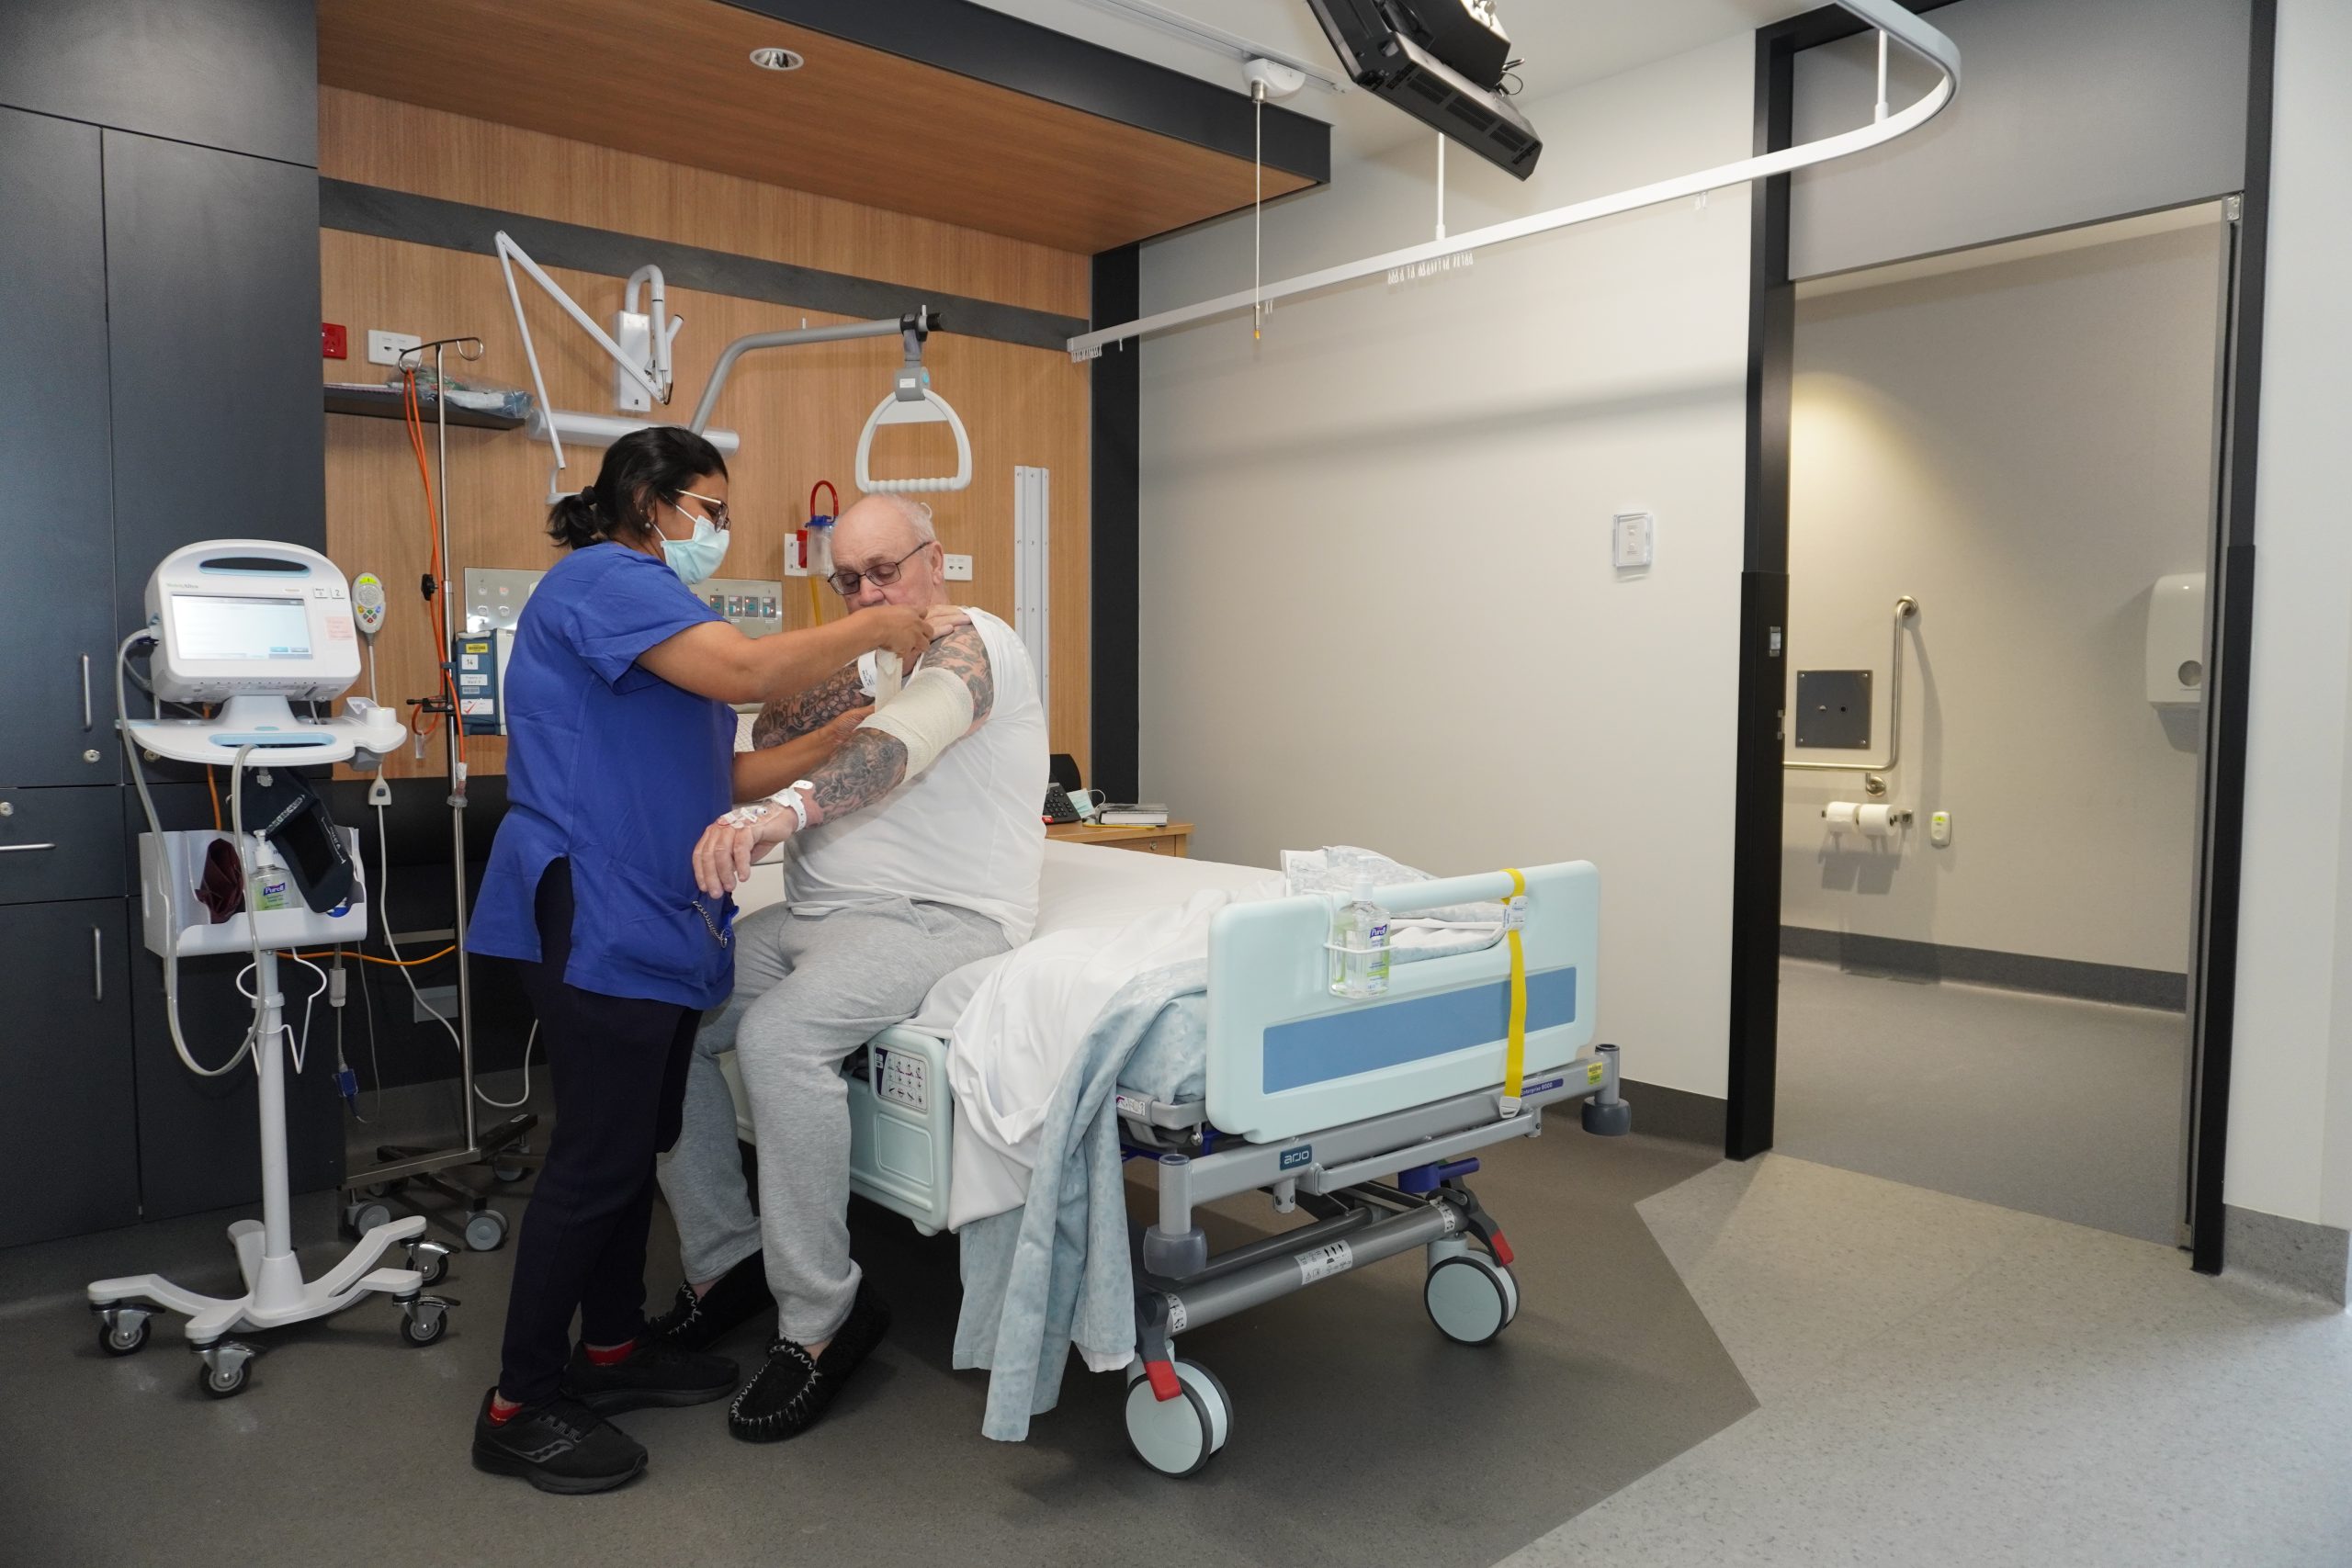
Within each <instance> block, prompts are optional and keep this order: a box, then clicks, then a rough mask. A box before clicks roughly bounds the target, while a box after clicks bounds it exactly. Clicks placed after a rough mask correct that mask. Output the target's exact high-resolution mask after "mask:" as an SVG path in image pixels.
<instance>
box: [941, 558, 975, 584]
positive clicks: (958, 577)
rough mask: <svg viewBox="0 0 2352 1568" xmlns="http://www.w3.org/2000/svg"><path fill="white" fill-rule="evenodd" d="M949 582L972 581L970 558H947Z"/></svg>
mask: <svg viewBox="0 0 2352 1568" xmlns="http://www.w3.org/2000/svg"><path fill="white" fill-rule="evenodd" d="M947 581H950V582H969V581H972V558H971V557H969V556H949V557H948V558H947Z"/></svg>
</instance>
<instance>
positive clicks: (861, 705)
mask: <svg viewBox="0 0 2352 1568" xmlns="http://www.w3.org/2000/svg"><path fill="white" fill-rule="evenodd" d="M873 711H874V710H873V708H872V707H871V706H869V705H867V703H866V700H865V693H864V692H863V691H861V690H860V689H859V687H858V683H857V667H856V666H855V665H851V666H850V667H848V668H847V669H844V670H842V671H838V672H836V673H834V674H833V675H831V676H829V677H828V678H827V679H825V680H823V681H821V682H818V684H816V685H815V686H812V687H810V688H809V690H808V691H806V692H803V693H801V694H799V695H798V696H797V697H793V698H790V699H788V700H786V701H784V702H780V703H770V704H769V705H767V706H766V707H764V708H762V709H761V710H760V716H759V717H758V718H757V719H756V720H754V721H753V723H752V747H753V750H749V751H742V752H738V753H737V754H736V757H735V773H734V794H735V798H736V799H737V800H738V801H748V800H764V799H766V798H767V797H768V796H770V795H774V794H775V792H776V791H778V790H780V789H783V788H785V787H786V786H787V785H789V784H791V783H792V782H793V781H794V780H795V779H804V778H807V777H808V776H809V774H811V773H815V772H816V771H817V770H818V769H820V768H821V767H823V766H824V765H825V764H826V763H827V762H828V761H831V760H832V756H833V753H834V752H836V751H838V750H841V748H842V741H844V740H847V739H849V738H850V735H851V734H852V732H854V730H855V729H856V728H857V727H858V724H859V723H860V722H861V721H862V720H863V719H864V718H865V716H866V715H867V714H869V713H871V712H873Z"/></svg>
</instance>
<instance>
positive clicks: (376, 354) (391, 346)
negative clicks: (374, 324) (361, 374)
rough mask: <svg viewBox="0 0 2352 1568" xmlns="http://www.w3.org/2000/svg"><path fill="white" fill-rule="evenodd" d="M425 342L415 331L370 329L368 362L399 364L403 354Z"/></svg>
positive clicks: (372, 363)
mask: <svg viewBox="0 0 2352 1568" xmlns="http://www.w3.org/2000/svg"><path fill="white" fill-rule="evenodd" d="M423 343H424V339H423V338H421V337H418V336H417V335H416V334H415V333H383V332H377V331H374V330H373V329H370V330H369V332H368V364H370V365H398V364H399V363H400V362H401V354H403V353H404V352H406V351H407V350H409V349H412V348H415V347H417V346H419V345H420V344H423Z"/></svg>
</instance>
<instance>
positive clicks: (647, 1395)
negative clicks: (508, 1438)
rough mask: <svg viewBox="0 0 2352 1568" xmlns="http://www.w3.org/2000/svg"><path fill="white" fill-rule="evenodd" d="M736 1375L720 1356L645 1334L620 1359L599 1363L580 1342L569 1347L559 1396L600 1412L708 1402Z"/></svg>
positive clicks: (722, 1394) (731, 1387)
mask: <svg viewBox="0 0 2352 1568" xmlns="http://www.w3.org/2000/svg"><path fill="white" fill-rule="evenodd" d="M739 1378H740V1374H739V1373H738V1372H737V1371H736V1370H735V1363H734V1362H732V1361H730V1360H729V1359H727V1358H726V1357H724V1356H706V1355H704V1354H702V1353H701V1352H700V1351H697V1350H681V1349H679V1348H677V1347H676V1346H675V1345H668V1344H664V1343H662V1341H661V1340H659V1339H655V1338H652V1337H646V1338H643V1339H639V1341H638V1342H637V1348H636V1349H634V1350H632V1351H630V1352H629V1354H628V1358H627V1359H624V1360H619V1361H615V1362H614V1363H613V1364H612V1365H611V1366H609V1367H600V1366H598V1365H596V1364H595V1363H594V1361H591V1360H590V1359H588V1349H587V1347H586V1346H584V1345H575V1346H573V1347H572V1348H571V1364H570V1365H568V1366H566V1367H565V1368H564V1369H563V1397H564V1398H566V1399H573V1400H578V1401H579V1402H580V1403H581V1404H584V1405H586V1406H587V1407H588V1408H589V1409H591V1410H593V1411H594V1412H595V1413H596V1414H597V1415H599V1416H613V1415H617V1414H618V1413H620V1412H621V1411H624V1410H643V1409H646V1408H647V1407H649V1406H651V1405H664V1406H676V1405H682V1404H709V1403H710V1402H711V1401H712V1400H714V1399H724V1398H726V1397H727V1396H728V1395H729V1394H730V1393H734V1392H735V1386H736V1383H737V1382H738V1381H739Z"/></svg>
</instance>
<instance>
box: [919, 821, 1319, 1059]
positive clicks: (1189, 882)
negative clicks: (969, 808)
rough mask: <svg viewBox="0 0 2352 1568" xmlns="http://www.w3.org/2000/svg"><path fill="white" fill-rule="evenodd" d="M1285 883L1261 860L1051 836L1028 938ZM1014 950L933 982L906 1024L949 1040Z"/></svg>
mask: <svg viewBox="0 0 2352 1568" xmlns="http://www.w3.org/2000/svg"><path fill="white" fill-rule="evenodd" d="M1281 887H1282V874H1281V873H1279V872H1274V871H1269V870H1267V869H1266V868H1265V867H1263V866H1255V865H1227V864H1226V863H1222V862H1219V861H1206V860H1182V859H1179V858H1177V857H1175V856H1172V855H1154V854H1146V853H1144V852H1141V851H1139V850H1114V849H1110V848H1107V847H1105V846H1103V845H1101V844H1071V843H1064V842H1061V841H1059V840H1053V839H1048V840H1046V863H1045V869H1044V871H1043V872H1042V874H1040V876H1039V880H1038V885H1037V929H1036V931H1035V933H1034V934H1033V935H1032V936H1031V938H1030V940H1031V941H1033V942H1034V941H1035V940H1036V939H1037V937H1041V936H1050V935H1052V934H1053V933H1054V932H1056V931H1077V930H1080V929H1082V928H1084V927H1089V926H1124V925H1125V924H1126V923H1127V922H1128V921H1130V920H1133V919H1136V917H1138V916H1141V915H1145V914H1148V913H1150V912H1151V911H1153V910H1155V909H1163V908H1168V907H1169V906H1170V905H1178V904H1182V903H1183V902H1184V901H1185V900H1186V899H1188V898H1190V897H1192V896H1193V894H1195V893H1198V892H1201V891H1203V890H1204V889H1216V890H1217V891H1219V892H1227V893H1250V894H1257V895H1260V896H1266V895H1269V894H1270V893H1273V892H1279V891H1280V890H1281ZM1008 956H1009V954H1006V953H998V954H996V955H995V956H993V957H989V958H983V959H980V960H978V962H977V963H972V964H966V965H964V967H962V968H961V969H958V970H956V971H955V972H954V973H953V974H951V975H948V976H945V977H944V978H943V979H942V980H941V981H940V982H939V984H937V985H935V986H933V987H932V988H931V994H930V995H929V996H928V997H926V998H923V1004H922V1011H920V1012H918V1013H916V1014H915V1016H914V1017H913V1018H911V1019H909V1020H908V1021H907V1023H906V1027H907V1028H909V1029H916V1030H920V1031H922V1032H923V1033H925V1034H929V1035H931V1036H933V1038H934V1039H939V1040H944V1039H946V1038H947V1037H948V1035H949V1034H950V1033H951V1032H954V1030H955V1027H956V1018H957V1017H958V1016H960V1015H961V1014H962V1012H963V1010H964V1009H965V1007H966V1006H967V1004H968V1003H969V1002H970V1001H971V999H972V995H973V993H974V992H976V991H978V989H979V988H980V982H981V980H983V979H984V978H986V977H987V976H988V973H989V970H991V969H994V968H995V967H996V966H997V965H998V964H1002V963H1003V962H1004V961H1005V959H1006V957H1008Z"/></svg>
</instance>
